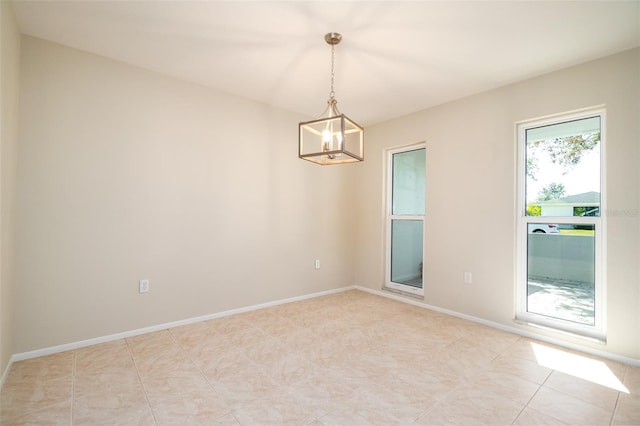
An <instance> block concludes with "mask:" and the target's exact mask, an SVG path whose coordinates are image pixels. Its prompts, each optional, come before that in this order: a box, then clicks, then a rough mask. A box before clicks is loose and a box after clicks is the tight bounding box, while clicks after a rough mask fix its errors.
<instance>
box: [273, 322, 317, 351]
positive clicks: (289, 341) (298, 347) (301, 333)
mask: <svg viewBox="0 0 640 426" xmlns="http://www.w3.org/2000/svg"><path fill="white" fill-rule="evenodd" d="M276 339H277V340H278V342H279V344H281V345H283V346H285V347H287V348H289V351H291V352H300V351H304V350H307V349H309V348H311V347H313V346H314V345H316V344H317V343H318V339H319V336H318V335H317V334H315V333H314V332H312V331H311V330H309V329H306V328H301V329H299V330H297V331H293V332H291V333H289V334H285V335H282V336H277V337H276Z"/></svg>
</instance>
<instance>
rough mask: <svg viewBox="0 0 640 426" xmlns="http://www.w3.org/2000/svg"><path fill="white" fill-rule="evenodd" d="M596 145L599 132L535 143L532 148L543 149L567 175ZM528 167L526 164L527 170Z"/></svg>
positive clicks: (598, 141) (598, 139)
mask: <svg viewBox="0 0 640 426" xmlns="http://www.w3.org/2000/svg"><path fill="white" fill-rule="evenodd" d="M598 143H600V132H594V133H584V134H582V135H574V136H567V137H564V138H554V139H547V140H544V141H536V142H534V143H533V146H534V147H536V148H537V147H541V148H542V149H544V150H545V151H546V152H547V153H548V154H549V157H550V158H551V161H552V162H554V163H555V164H559V165H561V166H563V167H564V173H567V172H569V171H570V170H571V169H572V168H573V166H575V165H576V164H578V163H579V162H580V159H582V156H583V155H584V154H585V153H586V152H588V151H591V150H592V149H593V148H595V147H596V146H597V145H598ZM528 166H529V165H528V164H527V169H528V168H529V167H528ZM534 167H535V165H534ZM532 170H533V168H532Z"/></svg>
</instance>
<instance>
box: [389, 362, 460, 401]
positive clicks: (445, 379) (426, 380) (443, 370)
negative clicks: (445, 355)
mask: <svg viewBox="0 0 640 426" xmlns="http://www.w3.org/2000/svg"><path fill="white" fill-rule="evenodd" d="M395 376H396V377H397V378H399V379H400V380H402V381H404V382H406V383H408V384H409V385H411V386H414V387H418V388H420V389H423V391H424V392H425V393H426V394H428V395H429V396H432V397H434V398H436V399H445V398H446V397H447V396H448V395H449V394H450V393H451V392H453V391H454V390H455V389H456V388H457V387H458V386H459V385H461V384H462V383H464V382H465V379H464V378H463V377H461V376H460V375H458V374H457V373H456V372H455V371H453V370H452V369H450V368H448V367H446V366H438V365H435V364H431V365H425V366H424V367H423V368H421V369H402V368H400V369H398V370H397V371H396V373H395Z"/></svg>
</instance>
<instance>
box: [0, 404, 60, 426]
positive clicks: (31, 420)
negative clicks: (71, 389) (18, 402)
mask: <svg viewBox="0 0 640 426" xmlns="http://www.w3.org/2000/svg"><path fill="white" fill-rule="evenodd" d="M0 424H2V425H3V426H23V425H25V426H26V425H32V426H36V425H43V426H44V425H47V426H51V425H56V426H58V425H59V426H63V425H64V426H68V425H70V424H71V399H69V400H67V401H64V402H62V403H59V404H55V405H52V406H49V407H47V408H44V409H41V410H36V411H31V412H29V413H26V414H22V415H19V416H17V417H12V418H8V419H3V418H0Z"/></svg>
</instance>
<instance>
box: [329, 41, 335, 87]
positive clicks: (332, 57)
mask: <svg viewBox="0 0 640 426" xmlns="http://www.w3.org/2000/svg"><path fill="white" fill-rule="evenodd" d="M334 51H335V44H332V45H331V92H329V99H335V97H336V92H335V91H334V90H333V77H334V62H335V53H334Z"/></svg>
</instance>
